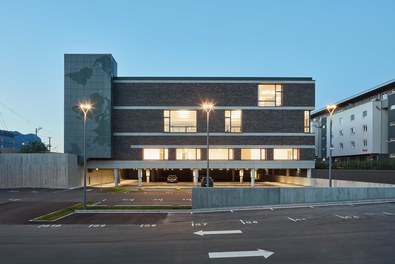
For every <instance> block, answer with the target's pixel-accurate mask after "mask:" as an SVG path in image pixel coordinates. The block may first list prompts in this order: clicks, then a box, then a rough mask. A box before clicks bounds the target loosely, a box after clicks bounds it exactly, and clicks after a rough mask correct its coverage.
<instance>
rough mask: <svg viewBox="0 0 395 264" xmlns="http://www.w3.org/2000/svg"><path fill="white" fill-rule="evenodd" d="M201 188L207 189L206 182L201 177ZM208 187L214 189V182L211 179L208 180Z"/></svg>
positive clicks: (204, 178)
mask: <svg viewBox="0 0 395 264" xmlns="http://www.w3.org/2000/svg"><path fill="white" fill-rule="evenodd" d="M201 186H202V187H207V180H206V177H203V178H202V181H201ZM208 187H214V181H213V178H211V177H210V178H208Z"/></svg>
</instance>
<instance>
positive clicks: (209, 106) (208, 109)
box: [202, 103, 214, 187]
mask: <svg viewBox="0 0 395 264" xmlns="http://www.w3.org/2000/svg"><path fill="white" fill-rule="evenodd" d="M202 108H203V110H204V111H206V116H207V148H206V158H207V171H206V187H210V180H209V178H210V154H209V152H210V143H209V123H210V112H211V110H213V109H214V105H213V104H212V103H204V104H202Z"/></svg>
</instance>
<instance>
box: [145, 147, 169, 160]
mask: <svg viewBox="0 0 395 264" xmlns="http://www.w3.org/2000/svg"><path fill="white" fill-rule="evenodd" d="M167 159H169V155H168V149H143V160H167Z"/></svg>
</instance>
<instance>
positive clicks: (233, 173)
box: [232, 169, 235, 182]
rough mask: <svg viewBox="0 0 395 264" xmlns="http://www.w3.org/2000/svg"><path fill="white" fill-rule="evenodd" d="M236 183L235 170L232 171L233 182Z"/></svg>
mask: <svg viewBox="0 0 395 264" xmlns="http://www.w3.org/2000/svg"><path fill="white" fill-rule="evenodd" d="M234 181H235V170H234V169H232V182H234Z"/></svg>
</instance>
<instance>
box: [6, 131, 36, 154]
mask: <svg viewBox="0 0 395 264" xmlns="http://www.w3.org/2000/svg"><path fill="white" fill-rule="evenodd" d="M33 141H38V142H42V141H41V138H40V137H38V136H37V135H35V134H21V133H20V132H18V131H8V130H0V152H1V153H14V152H20V150H21V148H22V147H24V146H25V145H28V144H29V143H30V142H33Z"/></svg>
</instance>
